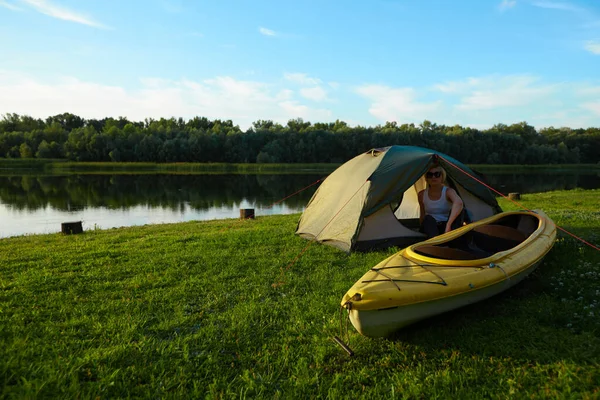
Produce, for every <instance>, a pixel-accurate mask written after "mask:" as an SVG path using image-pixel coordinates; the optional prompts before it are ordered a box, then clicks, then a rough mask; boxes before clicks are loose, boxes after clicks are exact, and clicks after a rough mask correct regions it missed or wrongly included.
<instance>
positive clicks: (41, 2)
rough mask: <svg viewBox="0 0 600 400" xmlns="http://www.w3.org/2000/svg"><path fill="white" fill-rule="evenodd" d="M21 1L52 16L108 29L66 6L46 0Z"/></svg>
mask: <svg viewBox="0 0 600 400" xmlns="http://www.w3.org/2000/svg"><path fill="white" fill-rule="evenodd" d="M21 2H23V3H26V4H27V5H29V6H31V7H33V8H34V9H35V10H36V11H38V12H40V13H42V14H45V15H48V16H50V17H53V18H58V19H62V20H65V21H71V22H76V23H78V24H83V25H88V26H92V27H94V28H102V29H110V28H109V27H107V26H106V25H103V24H101V23H99V22H96V21H94V20H93V19H91V18H88V17H86V16H84V15H82V14H79V13H76V12H75V11H71V10H69V9H67V8H64V7H60V6H57V5H54V4H52V3H50V2H49V1H47V0H21Z"/></svg>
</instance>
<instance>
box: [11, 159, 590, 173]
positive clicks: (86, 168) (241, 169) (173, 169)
mask: <svg viewBox="0 0 600 400" xmlns="http://www.w3.org/2000/svg"><path fill="white" fill-rule="evenodd" d="M340 165H341V164H326V163H324V164H228V163H149V162H83V161H82V162H75V161H65V160H53V159H6V158H0V173H2V171H4V172H5V173H6V172H11V171H19V172H27V171H34V172H36V174H39V173H40V172H45V173H52V174H59V173H63V174H64V173H77V174H83V173H89V174H119V173H130V174H144V173H166V174H211V173H215V174H223V173H229V174H234V173H237V174H260V173H266V174H275V173H281V174H293V173H299V174H305V173H323V174H329V173H331V172H333V171H334V170H335V169H336V168H337V167H339V166H340ZM469 167H470V168H472V169H474V170H477V171H478V172H482V173H527V172H533V171H535V172H552V171H589V170H597V171H599V172H600V164H543V165H495V164H479V165H469Z"/></svg>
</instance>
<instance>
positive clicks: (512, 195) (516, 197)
mask: <svg viewBox="0 0 600 400" xmlns="http://www.w3.org/2000/svg"><path fill="white" fill-rule="evenodd" d="M508 198H509V199H511V200H521V193H509V194H508Z"/></svg>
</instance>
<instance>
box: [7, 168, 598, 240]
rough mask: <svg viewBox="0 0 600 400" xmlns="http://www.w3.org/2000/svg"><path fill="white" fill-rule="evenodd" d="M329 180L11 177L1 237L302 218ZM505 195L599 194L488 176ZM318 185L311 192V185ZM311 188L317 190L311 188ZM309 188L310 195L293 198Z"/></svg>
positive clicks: (538, 180)
mask: <svg viewBox="0 0 600 400" xmlns="http://www.w3.org/2000/svg"><path fill="white" fill-rule="evenodd" d="M323 177H324V176H323V175H322V174H321V175H314V174H303V175H299V174H291V175H174V174H173V175H169V174H147V175H93V174H86V175H66V176H64V175H63V176H60V175H11V176H0V237H9V236H17V235H25V234H33V233H53V232H59V231H60V225H61V223H62V222H70V221H82V223H83V228H84V230H89V229H94V228H99V229H108V228H114V227H121V226H132V225H145V224H158V223H172V222H183V221H192V220H210V219H224V218H239V210H240V209H241V208H254V209H255V213H256V215H257V216H261V215H271V214H290V213H299V212H302V211H303V210H304V207H305V206H306V204H307V203H308V201H309V200H310V198H311V196H312V195H313V193H314V192H315V190H316V188H317V187H318V184H316V183H317V181H318V180H319V179H320V178H323ZM486 179H487V181H488V182H489V183H490V185H491V186H492V187H493V188H495V189H496V190H498V191H500V192H502V193H505V194H507V193H510V192H520V193H538V192H545V191H550V190H567V189H574V188H584V189H595V188H600V174H599V173H598V172H597V171H593V172H589V173H587V172H585V171H577V172H573V171H569V172H551V173H543V172H535V173H527V172H523V173H511V174H487V175H486ZM313 184H314V185H313ZM310 185H312V186H310ZM307 186H310V187H309V188H308V189H306V190H303V191H301V192H300V193H296V192H298V191H299V190H301V189H303V188H305V187H307Z"/></svg>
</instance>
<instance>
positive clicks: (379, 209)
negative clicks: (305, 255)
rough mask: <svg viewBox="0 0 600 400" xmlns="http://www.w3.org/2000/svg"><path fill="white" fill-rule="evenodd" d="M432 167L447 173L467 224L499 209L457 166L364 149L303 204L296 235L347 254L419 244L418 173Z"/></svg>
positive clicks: (427, 154) (436, 157)
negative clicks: (467, 216) (464, 213)
mask: <svg viewBox="0 0 600 400" xmlns="http://www.w3.org/2000/svg"><path fill="white" fill-rule="evenodd" d="M436 164H439V165H441V166H442V167H443V168H444V169H445V170H446V172H447V179H446V184H447V185H449V186H450V187H453V188H454V189H455V190H456V191H457V192H458V194H459V195H460V197H461V198H462V200H463V202H464V205H465V209H466V210H467V211H468V214H469V217H470V219H471V221H478V220H480V219H483V218H486V217H489V216H491V215H494V214H496V213H498V212H500V211H501V210H500V207H499V206H498V203H497V201H496V199H495V197H494V196H493V195H492V193H491V192H490V191H489V190H488V189H487V188H486V187H485V186H483V185H482V184H481V183H479V182H477V181H476V180H475V179H473V178H472V177H470V176H468V175H467V173H468V174H469V175H471V176H474V177H477V178H478V179H479V180H481V178H480V177H478V176H477V175H476V174H475V173H474V172H473V171H472V170H471V169H469V168H468V167H467V166H465V165H464V164H462V163H461V162H459V161H457V160H455V159H453V158H452V157H450V156H447V155H445V154H443V153H440V152H438V151H435V150H430V149H425V148H422V147H414V146H390V147H385V148H379V149H372V150H369V151H367V152H366V153H363V154H361V155H359V156H356V157H354V158H353V159H351V160H350V161H348V162H346V163H345V164H343V165H342V166H340V167H339V168H338V169H336V170H335V171H334V172H333V173H331V175H329V176H328V177H327V179H325V180H324V181H323V183H322V184H321V185H320V186H319V188H318V189H317V191H316V192H315V194H314V195H313V197H312V198H311V200H310V201H309V203H308V205H307V206H306V209H305V210H304V212H303V214H302V217H301V218H300V221H299V222H298V228H297V230H296V234H298V235H300V236H301V237H304V238H306V239H310V240H317V241H319V242H322V243H325V244H329V245H332V246H335V247H337V248H339V249H341V250H344V251H346V252H350V251H353V250H368V249H372V248H376V247H386V246H392V245H395V246H407V245H409V244H412V243H416V242H418V241H421V240H423V239H424V238H425V235H423V234H422V233H420V232H419V230H418V227H419V202H418V199H417V194H418V193H419V191H421V190H423V189H425V186H426V183H425V179H424V178H423V175H424V174H425V172H427V170H428V169H429V168H430V167H431V166H433V165H436ZM459 168H460V170H459ZM461 170H462V171H461ZM463 171H464V172H463Z"/></svg>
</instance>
